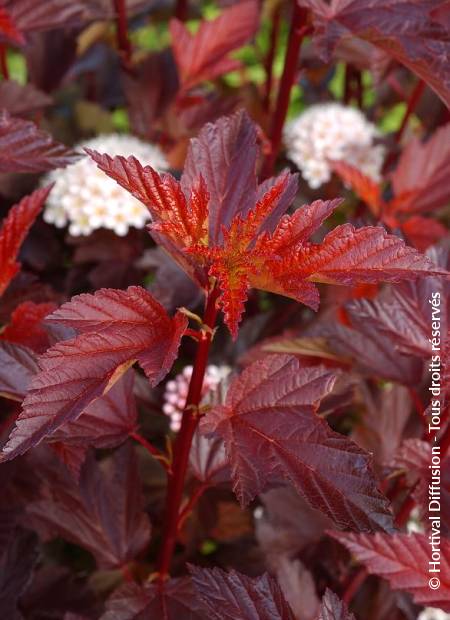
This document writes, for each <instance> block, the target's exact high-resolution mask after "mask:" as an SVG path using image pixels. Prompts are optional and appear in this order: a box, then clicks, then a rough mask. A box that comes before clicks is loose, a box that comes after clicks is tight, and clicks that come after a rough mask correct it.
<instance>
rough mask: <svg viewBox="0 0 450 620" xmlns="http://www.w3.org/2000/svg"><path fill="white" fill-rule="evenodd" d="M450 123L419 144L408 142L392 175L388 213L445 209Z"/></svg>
mask: <svg viewBox="0 0 450 620" xmlns="http://www.w3.org/2000/svg"><path fill="white" fill-rule="evenodd" d="M449 172H450V123H448V124H447V125H444V126H443V127H439V128H438V129H437V130H436V131H435V133H434V134H433V136H432V137H431V138H430V139H429V140H427V142H425V143H422V142H421V141H420V140H419V139H418V138H414V139H413V140H411V141H410V142H409V143H408V144H407V146H406V148H405V149H404V150H403V152H402V154H401V156H400V159H399V162H398V164H397V168H396V169H395V171H394V172H393V173H392V186H393V189H394V200H393V201H392V206H391V207H390V209H389V210H390V211H391V210H394V212H396V213H424V212H428V211H435V210H436V209H441V208H442V207H445V206H447V204H448V202H449V200H450V189H449V187H448V183H447V182H446V179H448V175H449Z"/></svg>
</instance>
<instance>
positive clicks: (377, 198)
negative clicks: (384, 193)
mask: <svg viewBox="0 0 450 620" xmlns="http://www.w3.org/2000/svg"><path fill="white" fill-rule="evenodd" d="M332 166H333V170H334V171H335V172H336V173H337V174H338V175H339V176H340V177H341V179H342V180H343V181H344V183H345V185H347V186H349V187H351V188H352V190H353V191H354V192H355V194H357V196H359V197H360V198H361V199H362V200H364V202H365V203H366V204H367V205H368V206H369V207H370V209H371V210H372V213H373V214H374V215H375V216H379V215H380V210H381V208H382V204H383V201H382V198H381V190H380V186H379V185H378V183H377V182H376V181H374V180H373V179H372V178H371V177H368V176H366V175H365V174H364V173H362V172H361V171H360V170H358V169H357V168H355V167H354V166H351V165H350V164H347V163H346V162H345V161H333V162H332Z"/></svg>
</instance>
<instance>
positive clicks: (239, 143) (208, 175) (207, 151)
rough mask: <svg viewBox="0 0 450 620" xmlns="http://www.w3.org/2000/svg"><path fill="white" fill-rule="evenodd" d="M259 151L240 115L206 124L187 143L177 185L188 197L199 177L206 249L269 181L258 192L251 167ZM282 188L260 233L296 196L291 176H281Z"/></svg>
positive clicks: (250, 127)
mask: <svg viewBox="0 0 450 620" xmlns="http://www.w3.org/2000/svg"><path fill="white" fill-rule="evenodd" d="M258 154H259V149H258V147H257V133H256V127H255V125H254V123H253V122H252V121H251V120H250V118H249V116H248V114H247V113H246V112H245V111H244V110H240V111H238V112H236V113H235V114H233V115H231V116H226V117H223V118H220V119H219V120H217V121H216V122H215V123H207V124H206V125H205V126H204V127H203V129H202V130H201V131H200V133H199V135H198V136H197V137H196V138H193V139H192V140H191V142H190V146H189V151H188V155H187V158H186V163H185V167H184V171H183V176H182V178H181V186H182V188H183V190H184V192H185V193H188V192H189V191H190V190H191V189H192V187H195V185H196V183H198V180H199V178H200V176H201V177H203V179H204V180H205V182H206V186H207V188H208V191H209V195H210V203H209V208H208V212H209V218H208V225H209V239H210V245H217V244H218V243H219V242H220V241H221V240H222V227H225V228H228V227H229V226H230V223H231V221H232V220H233V218H234V217H235V216H236V215H240V216H242V217H243V218H245V217H246V216H247V215H248V214H249V212H250V211H251V210H252V209H253V208H254V207H255V203H256V202H257V200H259V199H261V198H262V196H263V195H264V194H265V193H266V192H267V191H269V190H270V188H271V187H272V186H273V185H274V184H275V181H276V180H275V179H269V180H267V181H265V182H264V183H262V184H261V185H260V186H259V188H258V186H257V179H256V164H257V157H258ZM285 181H286V182H285V186H284V188H283V191H282V193H281V195H280V196H279V198H278V201H277V204H275V205H272V213H271V214H270V213H268V214H266V216H270V220H269V221H267V220H266V228H265V229H266V230H272V229H273V228H274V227H275V225H276V223H277V221H278V219H279V217H280V216H281V215H282V214H283V213H284V212H285V211H286V209H287V208H288V207H289V205H290V204H291V203H292V201H293V200H294V197H295V194H296V192H297V175H296V174H294V175H290V174H287V173H285Z"/></svg>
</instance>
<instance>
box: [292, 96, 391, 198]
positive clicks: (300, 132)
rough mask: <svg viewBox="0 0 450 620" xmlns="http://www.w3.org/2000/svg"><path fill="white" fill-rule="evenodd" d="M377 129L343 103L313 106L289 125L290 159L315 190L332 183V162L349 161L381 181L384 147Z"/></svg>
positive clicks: (359, 113)
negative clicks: (376, 142) (379, 140)
mask: <svg viewBox="0 0 450 620" xmlns="http://www.w3.org/2000/svg"><path fill="white" fill-rule="evenodd" d="M379 135H380V134H379V132H378V130H377V128H376V127H375V125H373V124H372V123H370V122H369V121H368V120H367V119H366V118H365V116H364V115H363V114H362V113H361V112H360V111H359V110H356V109H354V108H351V107H347V106H343V105H341V104H339V103H324V104H317V105H313V106H311V107H310V108H308V109H307V110H306V111H305V112H304V113H303V114H301V115H300V116H299V117H297V118H296V119H294V120H293V121H291V122H289V123H287V124H286V127H285V129H284V143H285V145H286V150H287V155H288V157H289V159H290V160H291V161H293V162H294V164H295V165H296V166H297V167H298V168H299V169H300V170H301V172H302V175H303V178H304V179H305V181H307V182H308V184H309V186H310V187H312V188H313V189H316V188H318V187H320V186H321V185H322V184H323V183H326V182H327V181H329V180H330V178H331V175H332V169H331V166H330V160H336V161H341V160H342V161H345V162H346V163H348V164H351V165H352V166H355V167H356V168H358V169H359V170H361V171H362V172H363V173H364V174H366V175H367V176H369V177H372V178H373V179H374V180H375V181H378V180H380V172H381V168H382V165H383V159H384V147H383V146H382V145H379V144H374V141H375V139H376V138H377V137H379Z"/></svg>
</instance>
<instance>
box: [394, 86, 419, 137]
mask: <svg viewBox="0 0 450 620" xmlns="http://www.w3.org/2000/svg"><path fill="white" fill-rule="evenodd" d="M424 88H425V82H424V81H423V80H419V81H418V82H417V84H416V86H415V87H414V89H413V91H412V93H411V95H410V96H409V99H408V105H407V106H406V111H405V115H404V117H403V119H402V123H401V125H400V127H399V129H398V131H397V133H396V134H395V142H396V143H397V144H398V143H399V142H400V140H401V139H402V136H403V132H404V131H405V129H406V126H407V124H408V121H409V117H410V116H411V114H412V113H413V112H414V110H415V109H416V106H417V104H418V103H419V99H420V98H421V96H422V93H423V90H424Z"/></svg>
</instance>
